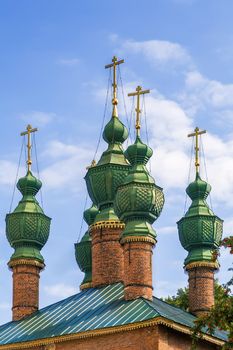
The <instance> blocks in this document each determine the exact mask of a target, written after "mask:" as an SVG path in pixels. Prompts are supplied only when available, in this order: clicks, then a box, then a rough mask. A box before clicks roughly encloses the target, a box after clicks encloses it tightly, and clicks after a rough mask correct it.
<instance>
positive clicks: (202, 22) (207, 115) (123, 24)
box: [0, 0, 233, 322]
mask: <svg viewBox="0 0 233 350" xmlns="http://www.w3.org/2000/svg"><path fill="white" fill-rule="evenodd" d="M0 5H1V6H0V72H1V74H0V118H1V119H0V120H1V126H2V127H1V130H0V133H1V135H0V140H1V141H0V145H1V147H0V191H1V192H0V193H1V196H0V214H1V216H0V217H1V222H0V229H1V235H0V240H1V242H0V286H1V288H0V309H1V312H0V321H1V322H5V321H8V320H9V319H10V317H11V311H10V308H11V288H12V286H11V283H12V281H11V273H10V271H9V270H8V269H7V262H8V260H9V258H10V256H11V254H12V249H11V248H10V247H9V244H8V242H7V240H6V237H5V222H4V218H5V214H6V213H7V212H8V210H9V207H10V202H11V198H12V192H13V186H14V181H15V176H16V170H17V162H18V157H19V153H20V146H21V141H22V140H21V139H20V136H19V134H20V132H21V131H23V130H24V129H25V127H26V125H27V124H28V123H31V124H32V125H33V126H34V127H38V128H39V132H38V133H37V135H36V139H37V150H38V158H39V168H40V173H41V177H42V179H43V189H42V191H43V202H44V209H45V213H46V214H47V215H49V216H50V217H52V225H51V233H50V238H49V241H48V243H47V244H46V246H45V248H44V249H43V251H42V254H43V256H44V258H45V261H46V265H47V266H46V269H45V271H44V272H43V273H42V274H41V282H40V283H41V285H40V286H41V293H40V301H41V306H44V305H46V304H48V303H52V302H54V301H56V300H59V299H61V298H63V297H65V296H68V295H70V294H73V293H75V292H77V291H78V286H79V284H80V281H81V279H82V274H81V272H80V271H79V269H78V266H77V264H76V262H75V258H74V248H73V243H74V242H76V241H77V238H78V235H79V231H80V226H81V222H82V211H83V207H84V202H85V196H86V189H85V182H84V180H83V176H84V175H85V171H86V170H85V168H86V166H87V165H89V164H90V162H91V160H92V158H93V154H94V152H95V149H96V144H97V140H98V137H99V133H100V127H101V122H102V118H103V111H104V103H105V96H106V89H107V82H108V72H106V70H105V69H104V65H105V64H107V63H110V61H111V58H112V56H113V55H114V54H116V55H118V56H119V58H124V59H125V64H124V65H122V66H121V74H122V79H123V82H124V91H125V93H127V92H128V91H131V90H132V91H133V90H134V89H135V87H136V86H137V85H138V84H142V86H143V87H145V88H150V89H151V94H150V96H147V97H146V112H147V113H146V114H147V122H148V126H149V143H150V145H151V146H152V147H153V149H154V156H153V159H152V161H151V168H152V174H153V176H154V177H155V179H156V182H157V184H158V185H160V186H161V187H163V188H164V192H165V199H166V203H165V206H164V210H163V213H162V215H161V217H160V218H159V219H158V221H157V222H156V223H155V225H154V227H155V229H156V231H157V234H158V243H157V246H156V248H155V251H154V273H153V278H154V291H155V294H156V295H158V296H166V295H168V294H174V293H175V291H176V290H177V288H178V287H182V286H185V284H186V281H187V276H186V275H185V274H184V272H183V260H184V258H185V256H186V252H185V251H184V250H183V248H182V247H181V245H180V243H179V240H178V234H177V229H176V224H175V223H176V221H177V220H179V219H180V218H181V216H182V215H183V212H184V203H185V188H186V186H187V178H188V170H189V159H190V146H191V141H190V140H189V139H187V136H186V135H187V133H189V132H190V131H192V130H193V129H194V127H195V126H196V125H198V126H199V127H200V128H205V129H207V130H208V134H207V135H206V136H204V137H203V144H204V148H205V155H206V162H207V171H208V178H209V182H210V183H211V185H212V197H211V198H212V204H213V209H214V211H215V213H216V214H217V215H219V216H220V217H221V218H222V219H224V221H225V229H224V233H225V234H232V231H233V230H232V225H233V219H232V210H233V204H232V195H233V176H232V169H233V142H232V135H233V70H232V60H233V45H232V44H233V43H232V42H233V24H232V11H233V3H232V1H230V0H222V1H218V0H205V1H201V0H196V1H195V0H160V1H159V0H156V1H154V0H153V1H149V0H144V1H143V2H141V1H140V2H139V1H135V0H134V1H131V0H129V1H122V0H118V1H117V2H110V1H103V0H101V1H86V2H83V1H74V0H66V1H65V0H62V1H61V0H56V1H55V0H50V1H47V0H40V1H38V0H37V1H29V0H27V1H26V0H21V1H17V0H7V1H6V0H1V1H0ZM119 95H120V96H119V111H120V116H121V119H122V120H123V122H124V123H125V124H126V116H125V111H124V106H123V101H122V96H121V90H120V89H119ZM126 101H127V102H126V106H127V110H128V115H129V116H130V110H131V109H132V100H128V98H126ZM110 115H111V106H110V101H109V103H108V108H107V114H106V120H107V119H108V118H109V117H110ZM143 118H144V117H143ZM143 118H142V119H143ZM143 120H144V119H143ZM143 120H142V125H143V127H142V137H143V138H144V140H146V136H145V126H144V122H143ZM104 148H105V143H104V141H102V142H101V145H100V149H99V152H98V157H97V158H99V156H100V153H101V151H102V150H103V149H104ZM202 164H203V163H202ZM201 169H202V174H203V178H205V176H206V175H205V172H204V167H203V166H202V167H201ZM34 170H36V168H35V167H34ZM23 173H24V163H23V162H22V164H21V174H23ZM191 176H192V177H193V176H194V169H193V168H192V172H191ZM19 198H20V196H19V195H18V194H16V195H15V197H14V204H13V208H14V207H15V206H16V204H17V201H18V200H19ZM85 228H86V227H85V225H83V231H82V234H83V233H84V230H85ZM230 263H231V261H230V257H229V254H228V253H227V252H225V251H223V252H222V255H221V271H220V273H219V274H218V278H219V279H220V281H221V282H224V281H226V280H227V279H229V273H228V272H227V267H228V266H229V265H230Z"/></svg>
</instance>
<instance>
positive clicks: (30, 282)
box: [12, 261, 41, 321]
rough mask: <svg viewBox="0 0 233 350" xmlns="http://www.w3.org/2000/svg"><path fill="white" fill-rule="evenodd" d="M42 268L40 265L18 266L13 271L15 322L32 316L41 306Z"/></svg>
mask: <svg viewBox="0 0 233 350" xmlns="http://www.w3.org/2000/svg"><path fill="white" fill-rule="evenodd" d="M40 270H41V267H40V266H38V264H36V263H35V264H34V263H33V261H32V262H31V264H30V265H29V264H22V265H21V264H20V261H19V265H17V264H16V262H14V266H12V271H13V275H12V277H13V307H12V318H13V321H17V320H20V319H21V318H23V317H25V316H28V315H30V314H32V313H33V312H35V311H37V310H38V306H39V278H40Z"/></svg>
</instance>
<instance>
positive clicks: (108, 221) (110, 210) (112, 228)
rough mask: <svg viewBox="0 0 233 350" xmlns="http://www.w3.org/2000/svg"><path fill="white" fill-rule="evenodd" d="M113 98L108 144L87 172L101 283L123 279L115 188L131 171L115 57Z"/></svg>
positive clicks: (95, 280) (95, 278)
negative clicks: (95, 211) (120, 113)
mask: <svg viewBox="0 0 233 350" xmlns="http://www.w3.org/2000/svg"><path fill="white" fill-rule="evenodd" d="M112 62H113V63H112V64H110V65H107V66H106V68H111V67H112V68H113V84H112V85H113V99H112V105H113V110H112V117H111V119H110V121H109V122H108V123H107V125H106V126H105V128H104V132H103V138H104V140H105V141H106V142H107V144H108V147H107V150H106V151H105V152H103V154H102V156H101V158H100V160H99V161H98V163H97V164H95V163H93V164H92V166H91V167H89V169H88V172H87V174H86V176H85V180H86V184H87V189H88V193H89V195H90V198H91V200H92V201H93V203H94V204H95V205H96V206H97V208H98V210H99V213H98V214H97V216H96V218H95V221H94V223H93V224H92V225H91V229H90V234H91V237H92V284H93V286H95V287H96V286H101V285H106V284H111V283H115V282H120V281H122V280H123V273H124V266H123V251H122V247H121V245H120V235H121V232H122V229H123V228H124V224H123V223H122V222H121V221H120V220H119V218H118V216H117V215H116V213H115V211H114V207H113V202H114V199H115V195H116V191H117V188H118V186H119V185H121V184H122V183H123V181H124V179H125V177H126V176H127V174H128V171H129V163H128V161H127V159H126V158H125V156H124V151H123V148H122V144H123V142H124V141H125V140H126V138H127V136H128V132H127V129H126V127H125V126H124V124H123V123H122V122H121V121H120V119H119V117H118V112H117V104H118V100H117V79H116V67H117V66H118V65H119V64H120V63H123V62H124V61H123V60H120V61H118V60H117V58H116V57H113V60H112Z"/></svg>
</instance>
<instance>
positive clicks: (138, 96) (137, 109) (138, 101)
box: [128, 86, 150, 136]
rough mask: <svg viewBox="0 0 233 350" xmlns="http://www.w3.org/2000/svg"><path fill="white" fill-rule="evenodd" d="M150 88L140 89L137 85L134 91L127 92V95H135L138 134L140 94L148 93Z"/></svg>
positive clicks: (137, 129)
mask: <svg viewBox="0 0 233 350" xmlns="http://www.w3.org/2000/svg"><path fill="white" fill-rule="evenodd" d="M149 92H150V90H142V87H141V86H137V88H136V92H131V93H129V94H128V96H137V107H136V108H135V111H136V125H135V127H136V132H137V135H138V136H139V133H140V128H141V125H140V113H141V109H140V96H141V95H145V94H149Z"/></svg>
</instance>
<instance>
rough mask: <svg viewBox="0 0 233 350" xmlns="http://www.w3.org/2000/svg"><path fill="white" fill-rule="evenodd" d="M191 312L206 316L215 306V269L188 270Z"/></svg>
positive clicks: (196, 268) (197, 268)
mask: <svg viewBox="0 0 233 350" xmlns="http://www.w3.org/2000/svg"><path fill="white" fill-rule="evenodd" d="M186 269H187V271H188V274H189V311H190V312H191V313H193V314H195V315H197V316H201V315H205V314H207V313H208V311H209V310H210V308H211V307H212V306H213V305H214V270H215V269H214V268H212V267H202V266H198V267H194V268H188V266H187V268H186Z"/></svg>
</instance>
